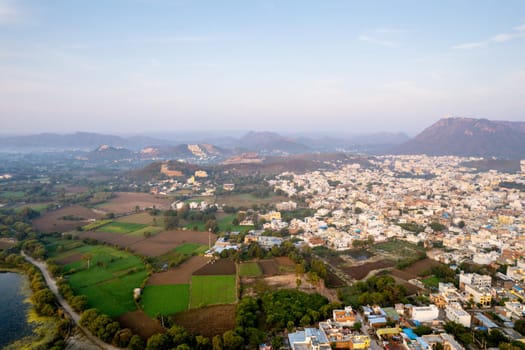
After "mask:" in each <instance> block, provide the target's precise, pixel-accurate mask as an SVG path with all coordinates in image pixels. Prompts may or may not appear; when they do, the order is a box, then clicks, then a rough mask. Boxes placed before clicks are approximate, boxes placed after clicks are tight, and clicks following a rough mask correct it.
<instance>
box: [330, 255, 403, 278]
mask: <svg viewBox="0 0 525 350" xmlns="http://www.w3.org/2000/svg"><path fill="white" fill-rule="evenodd" d="M394 265H395V264H394V263H393V262H392V261H389V260H379V261H375V262H367V263H364V264H362V265H354V266H346V267H340V269H341V270H343V271H344V272H345V273H346V274H347V275H348V276H350V277H351V278H353V279H356V280H361V279H363V278H365V277H366V276H368V274H369V273H370V271H374V270H379V269H385V268H389V267H393V266H394Z"/></svg>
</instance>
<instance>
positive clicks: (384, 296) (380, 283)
mask: <svg viewBox="0 0 525 350" xmlns="http://www.w3.org/2000/svg"><path fill="white" fill-rule="evenodd" d="M406 295H407V290H406V288H405V286H403V285H400V284H396V282H395V280H394V278H392V277H391V276H386V275H382V276H373V277H370V278H369V279H367V280H366V281H364V282H357V283H355V284H354V285H352V286H349V287H345V288H342V289H340V290H339V299H340V300H342V301H343V303H345V304H347V305H352V307H354V308H358V307H359V306H361V305H381V306H393V305H394V304H396V303H399V302H403V301H405V297H406Z"/></svg>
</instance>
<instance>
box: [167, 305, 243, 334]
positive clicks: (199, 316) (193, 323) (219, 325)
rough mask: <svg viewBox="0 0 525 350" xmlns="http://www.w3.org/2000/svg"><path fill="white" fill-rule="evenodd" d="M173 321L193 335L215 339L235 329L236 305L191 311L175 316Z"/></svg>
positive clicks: (215, 306)
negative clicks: (214, 337)
mask: <svg viewBox="0 0 525 350" xmlns="http://www.w3.org/2000/svg"><path fill="white" fill-rule="evenodd" d="M173 321H174V322H175V323H176V324H178V325H180V326H182V327H184V328H185V329H186V330H187V331H188V332H190V333H192V334H202V335H203V336H205V337H213V336H215V335H217V334H220V335H222V334H223V333H224V332H226V331H228V330H231V329H233V328H234V327H235V305H214V306H208V307H205V308H200V309H190V310H188V311H184V312H181V313H178V314H175V315H174V316H173Z"/></svg>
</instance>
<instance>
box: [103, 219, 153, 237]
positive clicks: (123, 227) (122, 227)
mask: <svg viewBox="0 0 525 350" xmlns="http://www.w3.org/2000/svg"><path fill="white" fill-rule="evenodd" d="M146 227H148V225H144V224H136V223H131V222H116V221H113V222H110V223H108V224H106V225H104V226H101V227H99V228H98V229H97V231H99V232H107V233H117V234H127V233H131V232H134V231H138V230H142V229H144V228H146Z"/></svg>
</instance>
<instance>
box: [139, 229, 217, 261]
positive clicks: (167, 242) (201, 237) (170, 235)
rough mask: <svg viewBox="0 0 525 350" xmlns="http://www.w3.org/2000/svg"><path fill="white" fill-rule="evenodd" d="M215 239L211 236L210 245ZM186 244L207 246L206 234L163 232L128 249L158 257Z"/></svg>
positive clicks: (196, 232)
mask: <svg viewBox="0 0 525 350" xmlns="http://www.w3.org/2000/svg"><path fill="white" fill-rule="evenodd" d="M216 239H217V236H216V235H214V234H212V235H211V243H212V244H213V243H214V242H215V240H216ZM187 242H190V243H198V244H204V245H208V232H198V231H164V232H161V233H159V234H158V235H155V236H152V237H149V238H147V239H144V240H142V241H140V242H138V243H135V244H132V245H130V248H131V249H132V250H133V251H135V252H137V253H139V254H142V255H145V256H159V255H163V254H166V253H167V252H169V251H171V250H172V249H173V248H175V247H177V246H179V245H181V244H183V243H187Z"/></svg>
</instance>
